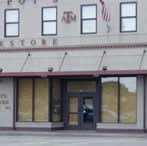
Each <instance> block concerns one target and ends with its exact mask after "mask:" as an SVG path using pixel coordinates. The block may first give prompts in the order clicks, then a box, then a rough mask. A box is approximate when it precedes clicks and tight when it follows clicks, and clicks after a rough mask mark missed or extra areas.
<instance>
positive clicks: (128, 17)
mask: <svg viewBox="0 0 147 146" xmlns="http://www.w3.org/2000/svg"><path fill="white" fill-rule="evenodd" d="M123 4H135V5H136V15H135V16H122V13H121V12H122V5H123ZM130 18H135V20H136V21H135V22H136V24H135V26H136V29H135V30H127V31H123V30H122V20H123V19H130ZM127 32H137V2H133V1H132V2H121V3H120V33H127Z"/></svg>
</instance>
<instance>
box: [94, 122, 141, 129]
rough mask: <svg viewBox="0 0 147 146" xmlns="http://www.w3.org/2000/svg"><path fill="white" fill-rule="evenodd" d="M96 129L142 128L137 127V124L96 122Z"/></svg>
mask: <svg viewBox="0 0 147 146" xmlns="http://www.w3.org/2000/svg"><path fill="white" fill-rule="evenodd" d="M96 127H97V129H132V130H133V129H139V130H140V129H143V128H138V127H137V124H112V123H97V126H96Z"/></svg>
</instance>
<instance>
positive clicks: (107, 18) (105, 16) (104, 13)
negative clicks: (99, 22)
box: [100, 0, 110, 23]
mask: <svg viewBox="0 0 147 146" xmlns="http://www.w3.org/2000/svg"><path fill="white" fill-rule="evenodd" d="M100 3H101V6H102V11H101V15H102V18H103V20H104V21H105V22H107V23H108V22H110V13H109V12H108V10H107V8H106V6H105V3H104V0H100Z"/></svg>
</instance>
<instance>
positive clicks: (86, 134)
mask: <svg viewBox="0 0 147 146" xmlns="http://www.w3.org/2000/svg"><path fill="white" fill-rule="evenodd" d="M0 136H61V137H62V136H63V137H65V136H66V137H68V136H69V137H71V136H74V137H83V136H84V137H138V138H141V137H142V138H145V137H146V138H147V133H98V132H96V131H68V130H65V131H64V130H62V131H48V132H38V131H33V132H32V131H15V130H14V131H13V130H10V131H0Z"/></svg>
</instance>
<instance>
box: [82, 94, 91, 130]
mask: <svg viewBox="0 0 147 146" xmlns="http://www.w3.org/2000/svg"><path fill="white" fill-rule="evenodd" d="M93 99H94V98H93V96H82V97H81V109H82V111H81V128H82V129H83V130H88V129H93V128H94V103H93Z"/></svg>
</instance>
